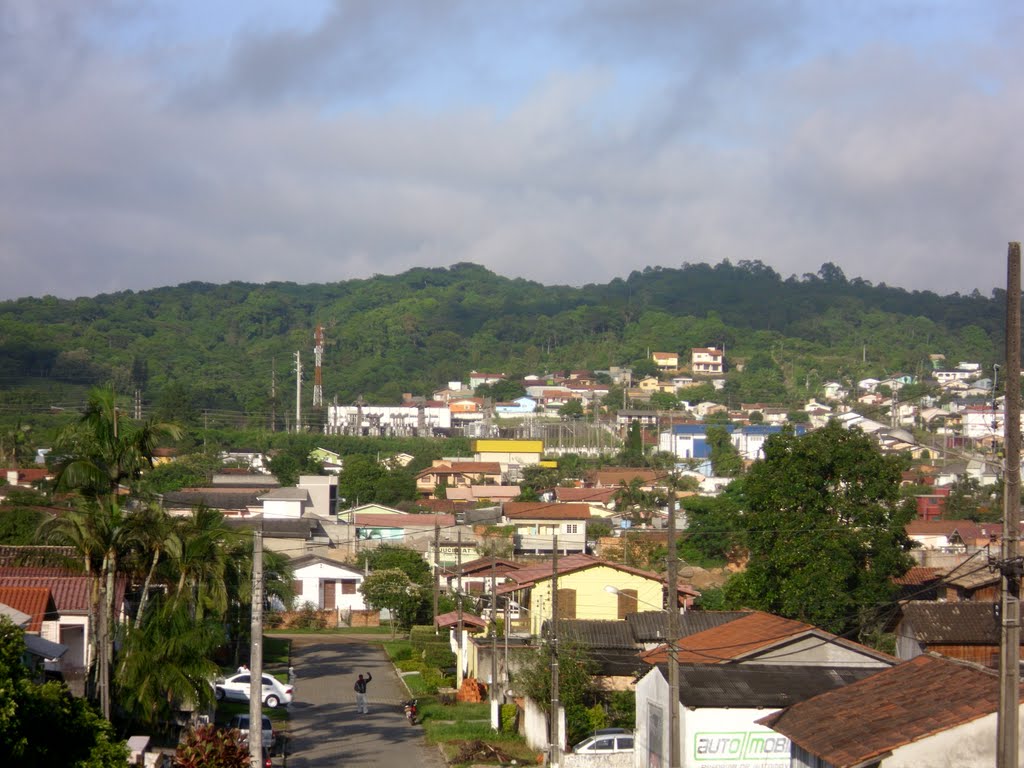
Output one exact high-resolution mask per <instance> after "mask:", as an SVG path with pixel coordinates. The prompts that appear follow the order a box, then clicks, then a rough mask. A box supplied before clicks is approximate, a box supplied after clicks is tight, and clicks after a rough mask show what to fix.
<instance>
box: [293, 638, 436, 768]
mask: <svg viewBox="0 0 1024 768" xmlns="http://www.w3.org/2000/svg"><path fill="white" fill-rule="evenodd" d="M292 665H293V666H294V667H295V673H296V681H295V701H294V702H293V703H292V705H291V707H290V709H291V720H290V723H289V732H290V739H289V746H288V749H287V755H286V756H285V757H284V758H283V759H282V758H277V760H278V761H282V762H284V763H285V764H286V765H287V766H288V768H327V767H328V766H331V767H332V768H333V766H401V767H402V768H443V766H444V762H443V761H442V759H441V757H440V754H439V753H438V751H437V749H436V748H435V747H428V746H427V745H426V743H425V740H424V738H423V730H422V729H421V728H420V727H419V726H412V725H409V723H408V722H407V721H406V719H405V716H404V714H403V712H402V701H404V700H405V699H407V698H408V694H407V693H406V689H405V687H404V686H403V685H402V682H401V680H399V678H398V675H397V674H396V673H395V669H394V667H393V666H392V665H391V663H390V662H389V661H388V659H387V656H386V655H385V654H384V652H383V650H381V648H380V646H379V645H377V644H373V643H367V642H364V641H363V640H361V639H360V638H359V637H345V636H341V635H294V636H292ZM360 672H362V673H364V674H365V673H366V672H369V673H370V674H372V675H373V682H371V683H370V685H369V701H370V714H368V715H360V714H358V713H357V712H356V701H355V691H354V690H353V689H352V686H353V685H354V684H355V680H356V675H358V674H359V673H360Z"/></svg>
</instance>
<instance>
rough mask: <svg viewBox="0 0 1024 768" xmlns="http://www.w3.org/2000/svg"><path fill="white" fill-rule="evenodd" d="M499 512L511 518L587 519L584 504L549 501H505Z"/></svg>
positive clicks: (588, 509) (587, 509)
mask: <svg viewBox="0 0 1024 768" xmlns="http://www.w3.org/2000/svg"><path fill="white" fill-rule="evenodd" d="M501 513H502V514H503V515H504V516H505V517H507V518H509V519H512V520H587V519H589V518H590V507H589V506H587V505H586V504H561V503H559V502H549V501H506V502H505V503H504V504H502V505H501Z"/></svg>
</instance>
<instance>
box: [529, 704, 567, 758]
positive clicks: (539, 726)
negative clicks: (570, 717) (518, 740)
mask: <svg viewBox="0 0 1024 768" xmlns="http://www.w3.org/2000/svg"><path fill="white" fill-rule="evenodd" d="M523 710H524V711H523V721H522V724H521V725H520V730H521V731H522V734H523V738H525V739H526V744H527V746H528V747H529V748H530V749H536V750H538V751H541V752H544V751H546V750H547V748H548V735H549V734H548V718H547V715H545V714H544V711H543V710H542V709H541V708H540V707H539V706H537V703H536V702H535V701H533V700H532V699H530V698H527V699H525V700H524V704H523ZM559 716H560V719H561V727H560V728H559V731H558V733H559V735H560V736H561V742H562V748H563V749H564V748H565V709H559Z"/></svg>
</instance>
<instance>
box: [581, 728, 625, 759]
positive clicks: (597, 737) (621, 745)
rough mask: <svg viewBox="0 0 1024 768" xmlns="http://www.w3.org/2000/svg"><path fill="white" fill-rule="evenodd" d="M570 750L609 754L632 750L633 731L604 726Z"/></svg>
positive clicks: (584, 753) (582, 752) (585, 753)
mask: <svg viewBox="0 0 1024 768" xmlns="http://www.w3.org/2000/svg"><path fill="white" fill-rule="evenodd" d="M572 751H573V752H574V753H576V754H578V755H581V754H582V755H597V754H600V755H610V754H614V753H616V752H632V751H633V732H632V731H630V730H627V729H626V728H605V729H603V730H600V731H596V732H595V733H594V735H593V736H590V737H588V738H586V739H584V740H583V741H581V742H580V743H579V744H577V745H576V746H575V747H573V748H572Z"/></svg>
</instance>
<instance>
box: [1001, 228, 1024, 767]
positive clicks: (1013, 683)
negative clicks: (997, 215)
mask: <svg viewBox="0 0 1024 768" xmlns="http://www.w3.org/2000/svg"><path fill="white" fill-rule="evenodd" d="M1020 331H1021V327H1020V243H1010V246H1009V250H1008V252H1007V255H1006V375H1005V377H1004V378H1005V380H1006V395H1005V399H1004V404H1005V418H1004V419H1003V444H1004V447H1005V449H1006V459H1005V466H1004V467H1003V480H1004V487H1003V545H1002V556H1001V558H1000V563H999V565H1000V570H1001V571H1002V590H1001V592H1002V598H1001V605H1000V608H1001V618H1002V633H1001V636H1000V645H999V714H998V725H997V738H998V741H999V744H998V745H997V756H996V758H997V759H996V765H997V766H998V768H1017V765H1018V752H1019V746H1018V738H1019V736H1018V732H1019V730H1020V728H1019V720H1018V717H1019V709H1020V579H1021V561H1020V553H1019V546H1020Z"/></svg>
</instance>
